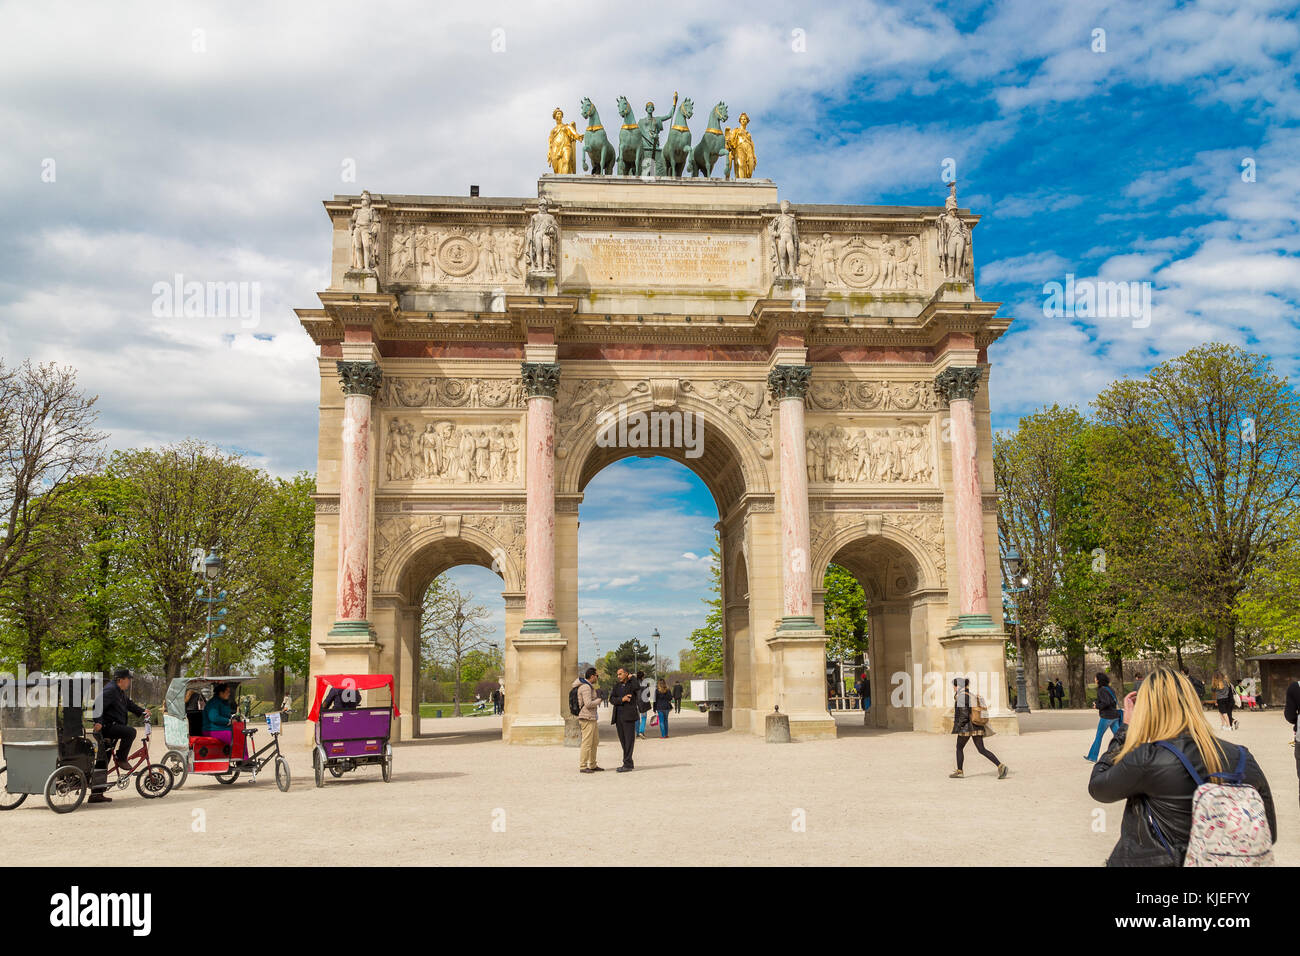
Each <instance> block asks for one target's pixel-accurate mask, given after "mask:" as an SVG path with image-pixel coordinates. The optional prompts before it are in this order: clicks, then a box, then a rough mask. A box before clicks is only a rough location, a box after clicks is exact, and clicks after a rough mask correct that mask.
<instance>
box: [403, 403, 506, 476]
mask: <svg viewBox="0 0 1300 956" xmlns="http://www.w3.org/2000/svg"><path fill="white" fill-rule="evenodd" d="M520 445H521V442H520V425H519V422H518V421H515V420H508V419H501V420H497V421H472V422H469V423H465V422H450V421H445V420H437V419H430V418H422V417H406V416H392V417H390V418H389V419H388V422H387V427H386V429H385V431H384V458H383V475H384V478H385V479H386V480H388V481H410V482H425V483H431V484H456V485H475V484H498V485H499V484H512V483H516V482H518V481H519V480H520V478H521V465H520Z"/></svg>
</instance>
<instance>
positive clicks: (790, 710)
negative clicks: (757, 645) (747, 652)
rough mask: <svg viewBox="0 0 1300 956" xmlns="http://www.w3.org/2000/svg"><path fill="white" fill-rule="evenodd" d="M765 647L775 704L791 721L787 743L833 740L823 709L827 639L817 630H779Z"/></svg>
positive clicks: (832, 723) (831, 725) (832, 722)
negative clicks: (769, 662)
mask: <svg viewBox="0 0 1300 956" xmlns="http://www.w3.org/2000/svg"><path fill="white" fill-rule="evenodd" d="M767 646H768V648H769V649H770V650H771V652H772V674H773V677H774V678H775V683H776V688H775V690H776V704H777V706H778V707H780V708H781V713H783V714H785V715H786V716H788V717H789V719H790V739H791V740H823V739H827V738H833V737H834V736H835V718H833V717H832V716H831V715H830V712H829V711H827V709H826V635H825V634H823V633H822V632H821V631H820V630H817V629H812V630H809V629H805V628H799V629H796V630H786V629H784V628H779V629H778V630H777V632H776V633H775V634H773V635H772V636H771V637H770V638H768V641H767Z"/></svg>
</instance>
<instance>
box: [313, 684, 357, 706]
mask: <svg viewBox="0 0 1300 956" xmlns="http://www.w3.org/2000/svg"><path fill="white" fill-rule="evenodd" d="M360 706H361V691H359V690H357V689H356V688H355V687H331V688H330V690H329V693H328V694H326V695H325V702H324V703H323V704H321V710H356V709H357V708H358V707H360Z"/></svg>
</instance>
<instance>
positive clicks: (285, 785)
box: [275, 757, 290, 793]
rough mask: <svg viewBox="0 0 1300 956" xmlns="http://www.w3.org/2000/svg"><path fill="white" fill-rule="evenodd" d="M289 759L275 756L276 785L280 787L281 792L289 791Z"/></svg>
mask: <svg viewBox="0 0 1300 956" xmlns="http://www.w3.org/2000/svg"><path fill="white" fill-rule="evenodd" d="M289 782H290V777H289V761H287V760H285V759H284V758H283V757H276V758H275V785H276V786H277V787H279V788H280V792H281V793H288V792H289Z"/></svg>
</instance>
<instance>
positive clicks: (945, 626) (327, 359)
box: [298, 114, 1016, 743]
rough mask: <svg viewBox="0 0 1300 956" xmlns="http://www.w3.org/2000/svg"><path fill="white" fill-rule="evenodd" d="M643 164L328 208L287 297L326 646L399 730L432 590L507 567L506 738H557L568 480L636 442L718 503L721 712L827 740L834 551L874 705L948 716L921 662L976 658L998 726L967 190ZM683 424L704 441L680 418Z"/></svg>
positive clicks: (575, 490)
mask: <svg viewBox="0 0 1300 956" xmlns="http://www.w3.org/2000/svg"><path fill="white" fill-rule="evenodd" d="M679 115H680V114H679ZM558 122H559V121H558V119H557V123H558ZM589 122H590V119H589ZM632 128H633V129H635V127H632ZM590 129H591V127H590V126H589V130H590ZM674 129H676V127H674ZM570 162H571V158H570ZM645 166H646V168H645V169H644V170H643V172H644V173H645V175H644V176H637V175H617V174H612V175H611V174H606V175H600V176H596V175H582V174H579V173H561V174H547V175H544V176H542V177H541V178H540V179H539V181H538V184H537V196H536V197H523V198H500V199H497V198H487V197H477V196H473V197H452V196H415V195H394V194H383V195H379V194H376V195H373V196H372V195H371V194H370V193H368V192H367V193H363V194H362V195H361V196H336V197H335V198H334V199H332V200H329V201H327V202H326V203H325V209H326V212H327V213H328V215H329V219H330V223H331V226H332V234H331V235H332V249H333V258H332V264H331V273H330V283H329V288H327V289H325V290H324V291H322V292H320V294H319V296H320V307H319V308H309V309H302V310H300V311H299V312H298V315H299V318H300V319H301V322H302V325H303V327H304V328H305V329H306V330H307V332H308V333H309V334H310V335H311V337H312V339H313V340H314V341H315V342H316V343H317V345H318V346H319V366H320V443H319V455H320V461H319V472H318V474H319V478H318V487H319V494H318V496H317V516H316V552H315V562H316V563H315V579H314V589H315V590H314V611H313V621H312V657H311V667H312V671H313V672H314V673H337V672H343V671H362V672H373V671H383V672H388V671H391V672H392V673H394V674H395V675H396V677H397V686H398V689H399V698H400V700H399V703H400V705H401V709H402V712H403V714H404V717H403V726H402V735H403V736H404V737H409V736H412V735H413V734H414V733H415V732H416V729H417V726H418V723H417V720H416V719H415V718H414V717H413V715H414V714H416V713H417V700H418V668H419V639H418V637H419V630H420V620H419V614H420V603H421V595H422V594H423V592H424V590H425V589H426V588H427V586H428V585H429V583H430V582H431V581H432V580H433V579H434V578H435V577H437V576H438V575H439V574H441V573H442V572H443V571H445V570H447V569H449V568H451V567H453V566H456V565H460V564H477V565H482V566H485V567H488V568H491V569H492V570H494V571H495V572H497V573H498V574H499V575H500V577H501V580H502V582H503V583H502V587H503V593H504V598H505V607H506V634H505V668H506V674H505V685H506V688H507V693H506V714H505V719H504V736H505V738H506V739H507V740H508V741H510V742H512V743H558V742H560V741H561V740H562V739H563V734H564V716H565V714H566V713H567V704H566V696H567V691H568V688H569V685H570V684H571V682H572V680H573V677H574V675H575V672H576V668H577V665H578V656H577V655H578V651H577V648H578V627H579V625H578V509H579V505H580V503H581V502H582V497H583V489H584V488H585V487H586V485H587V483H588V482H589V481H590V480H591V479H592V477H593V476H594V475H596V474H597V473H598V472H599V471H600V470H601V469H602V468H604V467H605V466H606V465H609V464H610V463H612V462H614V461H616V460H618V459H620V458H623V457H627V456H630V455H645V454H647V453H648V450H649V453H653V454H659V455H664V456H666V457H669V458H673V459H676V460H678V461H680V462H681V463H683V464H684V465H686V466H687V467H688V468H690V469H692V470H693V471H694V472H695V473H696V474H698V475H699V476H700V478H701V479H702V480H703V481H704V482H705V484H706V485H707V486H708V488H709V489H710V491H711V492H712V494H713V497H714V500H715V501H716V503H717V507H718V514H719V521H718V525H717V527H718V531H719V534H720V537H721V542H722V550H721V554H722V588H723V607H724V621H725V629H724V630H725V660H726V674H725V677H726V681H725V687H726V701H725V711H724V723H725V725H726V726H728V727H731V728H734V729H735V730H738V731H747V732H754V733H762V732H763V729H764V721H765V716H766V715H767V714H769V713H771V712H773V711H774V709H775V708H779V709H780V711H781V712H782V713H784V714H786V715H788V717H789V720H790V727H791V734H792V736H793V737H794V738H796V739H800V738H802V739H807V738H817V737H829V736H834V734H835V723H834V721H833V719H832V717H831V716H830V715H829V714H828V712H827V707H826V705H827V694H826V679H825V673H826V672H825V664H826V661H825V635H824V633H823V631H822V626H823V620H822V588H821V582H822V579H823V577H824V575H825V571H826V568H827V566H828V565H829V564H830V563H831V562H835V563H837V564H839V565H842V566H844V567H846V568H847V569H848V570H849V571H851V572H852V573H853V574H854V575H856V576H857V578H858V580H859V581H861V583H862V584H863V587H864V588H865V590H866V594H867V596H868V601H869V606H870V660H871V663H872V667H871V673H872V675H873V676H872V680H873V682H874V687H873V693H872V697H873V701H875V703H876V706H874V707H873V708H872V711H871V717H870V719H871V720H873V721H875V722H876V723H877V724H878V725H879V726H887V727H897V728H911V729H916V730H925V731H940V730H943V729H946V728H945V725H944V722H943V719H944V716H945V715H946V714H948V713H949V712H950V706H951V698H950V697H949V696H948V695H947V693H942V694H937V695H936V696H934V697H932V698H926V697H924V696H923V694H922V689H923V688H922V682H923V681H924V679H925V678H926V677H927V676H928V675H933V674H938V675H944V674H951V673H953V672H962V673H968V674H979V675H992V679H993V684H994V686H995V688H996V692H995V695H994V699H993V700H992V701H991V702H990V703H991V704H992V717H993V724H994V726H996V727H997V728H998V729H999V730H1001V731H1004V732H1005V731H1010V732H1013V733H1014V732H1015V728H1016V724H1015V717H1014V714H1012V713H1011V711H1010V710H1009V709H1008V707H1007V696H1006V690H1005V687H1003V686H1002V684H1003V681H1002V674H1003V673H1004V666H1005V665H1004V660H1003V650H1004V641H1005V638H1006V635H1005V632H1004V630H1003V628H1002V619H1001V608H1000V606H999V605H1000V602H997V601H994V602H992V603H990V600H989V595H990V594H993V595H997V594H999V593H1000V587H999V576H998V561H997V527H996V499H995V496H994V494H993V473H992V457H991V433H990V425H989V411H988V390H987V387H986V386H987V382H988V370H989V366H988V360H987V353H986V350H987V348H988V346H989V344H990V343H991V342H993V341H994V340H995V339H996V338H997V337H998V336H999V335H1000V334H1001V333H1002V332H1003V331H1004V330H1005V329H1006V328H1007V326H1008V324H1009V320H1008V319H1005V318H999V317H998V314H997V312H998V303H994V302H985V301H982V300H981V299H980V298H979V297H978V296H977V295H976V292H975V288H974V282H973V270H972V265H971V242H970V238H971V231H972V229H973V228H974V227H975V225H976V223H977V222H978V217H976V216H974V215H972V214H971V213H970V212H969V210H966V209H962V208H960V207H959V206H958V204H957V199H956V194H955V189H954V190H950V191H949V193H948V194H947V195H946V196H943V200H944V202H943V204H940V205H935V206H840V205H815V204H800V205H792V204H790V203H789V202H787V201H785V200H784V199H782V198H781V197H780V196H779V195H778V188H777V185H776V184H775V183H774V182H772V181H771V180H765V179H738V180H729V181H724V180H721V179H710V178H689V179H688V178H669V177H665V176H659V175H653V173H654V172H655V171H654V170H653V169H652V168H651V166H650V164H649V162H647V163H646V164H645ZM688 168H689V167H688ZM936 191H937V192H938V190H936ZM940 195H941V196H942V193H940ZM656 416H657V417H656ZM629 420H631V421H634V422H640V423H641V424H642V425H644V424H645V423H646V422H649V423H650V429H651V431H652V433H653V432H654V429H656V428H660V430H661V432H662V434H661V435H660V437H661V438H662V437H663V436H664V435H667V436H668V439H667V440H666V441H662V442H659V443H656V444H654V445H653V446H650V447H649V449H648V447H647V444H646V443H645V441H644V430H642V437H643V440H642V441H641V443H640V444H638V443H637V442H635V441H634V440H632V439H631V438H628V437H627V436H628V435H632V434H635V433H636V427H637V426H635V425H634V426H633V428H627V427H625V426H626V423H627V422H628V421H629ZM683 420H686V421H689V422H693V423H695V424H696V425H697V426H698V427H699V428H701V429H702V433H701V434H702V441H700V442H698V444H694V445H692V444H688V443H686V442H683V441H677V442H674V441H673V440H672V436H673V434H675V431H674V429H678V428H680V423H681V421H683ZM620 428H621V429H622V430H620ZM628 560H629V561H630V562H634V561H635V542H629V543H628ZM899 675H905V677H906V679H907V682H909V683H910V693H903V692H902V689H906V688H904V687H903V683H901V682H900V681H901V680H902V679H901V678H900V677H899Z"/></svg>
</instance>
